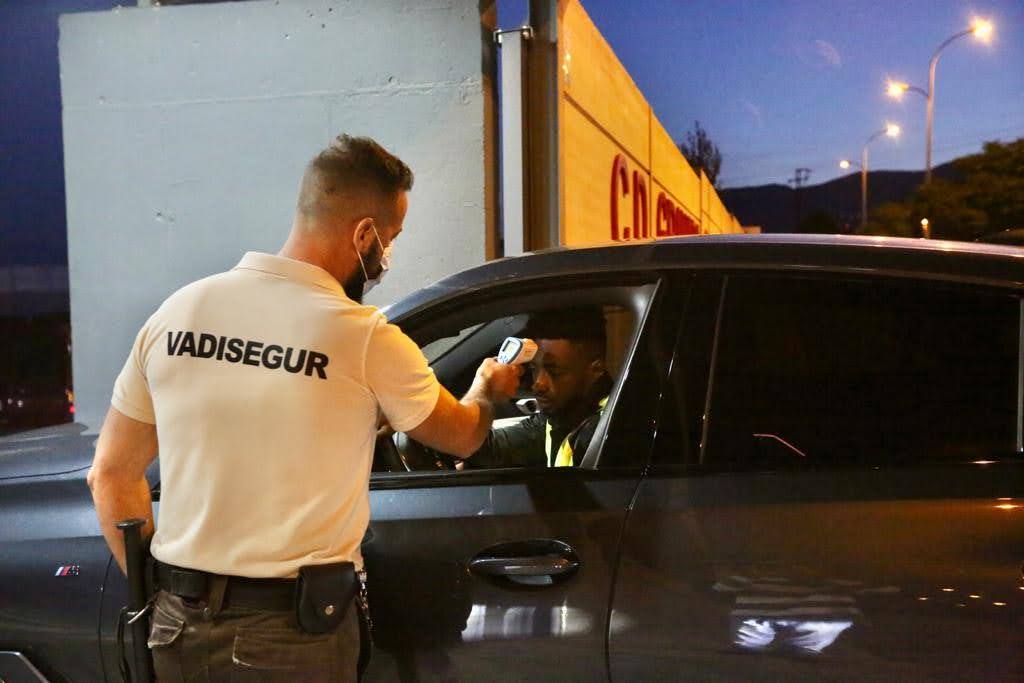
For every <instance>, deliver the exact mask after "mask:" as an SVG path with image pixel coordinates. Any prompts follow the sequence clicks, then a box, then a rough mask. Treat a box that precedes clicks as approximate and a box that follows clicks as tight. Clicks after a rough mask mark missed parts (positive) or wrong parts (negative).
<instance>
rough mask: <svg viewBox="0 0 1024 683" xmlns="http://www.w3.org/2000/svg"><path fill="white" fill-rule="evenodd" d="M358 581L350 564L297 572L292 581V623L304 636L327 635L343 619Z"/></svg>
mask: <svg viewBox="0 0 1024 683" xmlns="http://www.w3.org/2000/svg"><path fill="white" fill-rule="evenodd" d="M358 592H359V577H358V576H357V575H356V568H355V565H354V564H352V563H351V562H336V563H334V564H313V565H308V566H305V567H300V568H299V578H298V579H296V581H295V619H296V621H298V623H299V628H301V629H302V630H303V631H304V632H306V633H314V634H315V633H330V632H331V631H333V630H334V629H336V628H338V626H339V625H340V624H341V621H342V620H343V619H344V618H345V615H346V614H347V613H348V610H349V608H350V607H351V606H352V602H353V601H354V600H355V597H356V593H358Z"/></svg>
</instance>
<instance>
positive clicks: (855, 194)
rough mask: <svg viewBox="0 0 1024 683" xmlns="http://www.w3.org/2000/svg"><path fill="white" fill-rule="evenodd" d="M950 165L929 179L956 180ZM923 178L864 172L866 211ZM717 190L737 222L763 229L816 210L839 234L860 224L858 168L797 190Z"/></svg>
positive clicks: (784, 227)
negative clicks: (865, 178) (836, 227)
mask: <svg viewBox="0 0 1024 683" xmlns="http://www.w3.org/2000/svg"><path fill="white" fill-rule="evenodd" d="M955 163H956V162H955V160H954V161H949V162H946V163H945V164H942V165H941V166H936V167H935V168H933V169H932V177H933V178H943V179H946V180H952V179H955V178H957V177H958V175H959V173H958V171H957V170H956V169H955V168H954V164H955ZM922 182H924V171H869V172H868V211H869V212H870V211H871V209H873V208H875V207H876V206H878V205H880V204H885V203H886V202H902V201H905V200H907V199H909V198H910V196H911V195H912V194H913V193H914V190H916V189H917V187H918V186H919V185H920V184H921V183H922ZM718 194H719V196H721V198H722V202H724V203H725V206H726V207H727V208H728V209H729V211H730V212H732V213H733V214H734V215H735V216H736V217H737V218H738V219H739V221H740V223H741V224H743V225H746V226H751V225H759V226H761V229H762V231H763V232H799V225H800V221H801V220H802V219H803V218H806V217H807V215H808V214H810V213H811V212H813V211H818V210H820V211H825V212H826V213H828V214H829V215H830V216H832V218H834V219H835V221H836V223H837V224H838V225H839V230H840V231H841V232H853V231H855V230H856V229H857V227H858V226H859V225H860V171H856V172H854V173H850V174H848V175H845V176H842V177H841V178H836V179H834V180H830V181H828V182H827V183H821V184H820V185H807V186H805V187H802V188H801V189H800V190H794V189H793V188H792V187H789V186H788V185H780V184H772V185H754V186H750V187H734V188H728V189H724V190H719V192H718Z"/></svg>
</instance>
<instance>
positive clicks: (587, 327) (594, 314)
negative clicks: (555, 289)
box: [524, 306, 608, 359]
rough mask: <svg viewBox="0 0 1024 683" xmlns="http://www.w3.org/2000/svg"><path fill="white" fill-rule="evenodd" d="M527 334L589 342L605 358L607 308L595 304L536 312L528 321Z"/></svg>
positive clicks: (534, 337) (587, 343)
mask: <svg viewBox="0 0 1024 683" xmlns="http://www.w3.org/2000/svg"><path fill="white" fill-rule="evenodd" d="M524 334H525V335H526V336H527V337H529V338H530V339H568V340H569V341H571V342H575V343H578V344H585V345H587V346H589V347H591V348H592V349H593V352H594V354H595V355H599V356H600V357H601V358H602V359H603V358H604V355H605V351H606V347H607V345H608V338H607V332H606V331H605V321H604V312H603V311H602V310H601V309H600V308H599V307H593V306H580V307H574V308H559V309H551V310H547V311H539V312H537V313H533V314H531V315H530V318H529V321H528V322H527V323H526V330H525V332H524Z"/></svg>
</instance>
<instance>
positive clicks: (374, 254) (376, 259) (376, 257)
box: [341, 242, 384, 304]
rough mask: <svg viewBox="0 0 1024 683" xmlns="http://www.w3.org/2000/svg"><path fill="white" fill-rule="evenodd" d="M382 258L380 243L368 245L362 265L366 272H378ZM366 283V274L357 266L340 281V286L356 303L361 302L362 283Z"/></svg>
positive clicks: (382, 251)
mask: <svg viewBox="0 0 1024 683" xmlns="http://www.w3.org/2000/svg"><path fill="white" fill-rule="evenodd" d="M382 258H384V250H383V249H381V248H380V245H379V244H377V243H376V242H374V243H373V244H372V245H371V246H370V253H369V254H366V255H365V256H363V266H365V268H366V273H367V274H369V273H376V274H378V275H379V274H380V271H381V266H380V262H381V259H382ZM365 284H366V275H364V274H363V268H362V267H359V268H356V269H355V272H354V273H352V275H351V276H349V278H348V279H347V280H345V281H344V282H342V283H341V288H342V289H344V290H345V295H346V296H347V297H348V298H349V299H352V301H355V302H356V303H357V304H361V303H363V285H365Z"/></svg>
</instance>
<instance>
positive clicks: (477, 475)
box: [370, 270, 663, 491]
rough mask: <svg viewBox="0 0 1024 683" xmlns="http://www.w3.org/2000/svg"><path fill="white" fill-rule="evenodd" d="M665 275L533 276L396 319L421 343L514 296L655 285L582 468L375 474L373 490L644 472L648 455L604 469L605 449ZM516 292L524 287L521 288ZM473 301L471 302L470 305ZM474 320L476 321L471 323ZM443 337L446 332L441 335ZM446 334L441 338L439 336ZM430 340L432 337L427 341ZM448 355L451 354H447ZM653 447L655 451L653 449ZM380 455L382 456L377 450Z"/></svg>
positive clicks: (637, 321) (557, 296)
mask: <svg viewBox="0 0 1024 683" xmlns="http://www.w3.org/2000/svg"><path fill="white" fill-rule="evenodd" d="M662 279H663V273H660V272H657V271H654V270H650V271H647V270H624V271H612V272H601V273H585V274H578V275H568V276H567V275H550V276H542V277H535V278H530V279H529V280H527V281H523V282H517V283H509V282H502V283H499V284H496V285H494V286H492V287H489V288H481V289H474V290H471V291H467V292H464V293H461V294H460V295H457V296H454V297H451V298H448V299H445V300H444V301H442V302H439V303H437V304H436V305H431V304H429V303H428V304H426V305H424V306H421V307H417V308H416V309H415V310H413V311H410V312H409V313H407V314H405V315H403V316H400V317H397V318H396V319H395V320H392V321H391V322H393V323H394V324H395V325H397V326H398V327H400V328H401V329H402V330H403V332H405V333H406V334H408V335H409V337H410V338H412V339H413V341H415V342H416V343H417V344H418V345H422V344H423V341H422V340H423V339H430V340H431V341H432V339H431V335H432V334H439V332H438V331H439V330H442V329H444V328H445V327H448V326H450V325H452V324H455V325H457V324H459V322H458V321H459V320H460V319H461V320H466V319H469V320H471V321H472V319H473V316H476V315H479V312H480V311H482V310H484V309H486V308H488V307H491V306H495V305H500V303H501V302H502V301H508V300H509V299H511V298H513V297H518V298H521V299H527V298H528V297H537V296H541V295H543V296H544V297H545V303H549V304H550V303H551V300H552V297H554V298H555V299H565V300H567V301H568V300H571V299H574V298H577V297H578V295H579V294H580V292H581V291H589V293H591V295H593V294H594V293H595V292H600V291H601V290H611V289H629V288H633V289H636V290H640V289H641V288H644V287H649V288H650V291H649V293H647V294H646V295H644V294H640V295H641V296H645V300H644V301H641V302H638V303H641V304H642V305H643V308H642V309H641V310H640V311H639V314H638V315H637V317H636V319H635V321H634V329H633V333H632V336H631V337H630V338H629V341H628V342H627V347H626V349H625V353H624V355H623V358H624V361H623V366H622V371H621V376H620V377H618V378H616V381H615V384H614V386H613V389H612V394H611V395H610V397H609V407H608V408H607V409H606V410H605V412H604V414H603V415H602V417H601V420H600V421H599V423H598V427H597V429H596V430H595V433H594V436H593V438H592V439H591V442H590V446H589V447H588V449H587V452H586V453H585V454H584V456H583V458H581V460H580V465H579V466H577V467H545V468H535V467H509V468H494V469H481V470H463V471H460V472H453V471H450V470H444V471H436V472H435V471H413V472H371V476H370V490H371V491H375V490H388V489H403V488H433V487H447V486H479V485H484V484H491V483H511V482H517V483H518V482H520V481H523V480H525V479H530V478H535V477H583V478H584V479H587V480H591V479H605V478H617V477H621V476H622V475H623V474H624V472H635V473H638V472H640V471H641V470H642V469H643V468H644V467H645V466H646V464H647V459H646V458H643V459H641V461H638V462H636V463H634V464H633V465H631V466H629V467H615V468H608V467H605V468H600V467H598V463H599V460H600V453H601V448H602V446H603V443H604V440H605V436H606V434H607V430H608V426H609V425H610V424H611V422H612V420H613V419H614V417H613V416H614V415H615V413H616V406H617V400H616V399H617V397H618V395H619V393H620V392H621V391H622V388H623V387H624V386H625V384H626V382H627V380H628V378H629V368H630V365H631V363H632V361H633V354H634V353H635V352H636V349H637V348H638V347H639V346H640V344H641V342H642V340H643V339H644V333H645V329H646V328H645V326H646V325H647V324H648V321H650V320H652V319H653V318H652V316H651V312H652V311H653V310H654V309H655V307H656V303H657V302H658V301H659V292H660V291H661V290H662V289H663V288H662ZM555 283H557V287H558V289H559V291H558V292H556V293H552V292H551V291H550V287H551V286H552V285H554V284H555ZM515 290H519V291H518V292H516V291H515ZM470 302H471V303H470ZM470 324H475V323H473V322H470ZM441 336H443V334H441ZM435 338H440V337H435ZM427 343H429V341H428V342H427ZM445 355H447V354H445ZM648 451H649V449H648ZM375 455H376V454H375Z"/></svg>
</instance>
